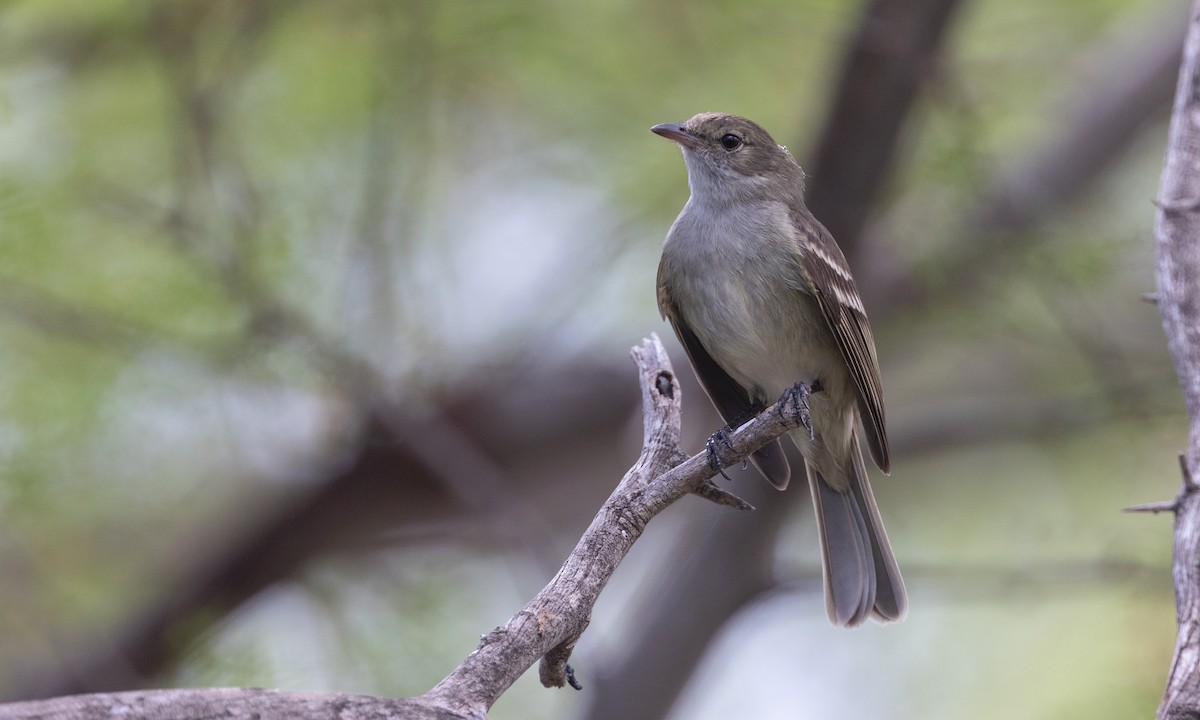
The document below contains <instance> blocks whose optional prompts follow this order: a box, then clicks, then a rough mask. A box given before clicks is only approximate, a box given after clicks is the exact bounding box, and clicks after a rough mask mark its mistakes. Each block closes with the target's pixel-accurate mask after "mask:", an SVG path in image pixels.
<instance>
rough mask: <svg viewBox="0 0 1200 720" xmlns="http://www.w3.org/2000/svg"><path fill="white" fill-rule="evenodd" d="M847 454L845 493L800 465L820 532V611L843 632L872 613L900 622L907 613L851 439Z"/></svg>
mask: <svg viewBox="0 0 1200 720" xmlns="http://www.w3.org/2000/svg"><path fill="white" fill-rule="evenodd" d="M850 452H851V455H852V460H851V462H850V463H849V465H850V473H849V477H848V478H847V481H848V482H846V483H843V485H844V486H845V487H846V491H845V492H839V491H838V490H835V489H834V488H833V487H832V486H831V485H830V484H829V483H828V482H826V481H825V478H824V477H822V476H821V474H820V473H819V472H818V471H817V469H816V467H814V466H813V465H812V464H807V463H806V466H807V469H808V484H809V488H810V490H811V491H812V498H813V506H814V507H815V508H816V511H817V526H818V527H819V529H820V533H821V554H822V560H823V561H824V571H825V609H826V611H827V612H828V613H829V620H830V622H832V623H833V624H835V625H839V626H843V627H854V626H856V625H860V624H862V622H863V621H865V620H866V619H867V618H868V617H870V616H871V615H872V614H874V616H875V617H876V619H878V620H881V621H884V622H891V621H896V620H900V619H902V618H903V617H904V613H905V612H906V611H907V610H908V597H907V595H906V594H905V592H904V580H903V579H902V578H901V577H900V569H899V568H897V567H896V558H895V556H893V555H892V548H891V545H890V544H888V537H887V532H886V531H885V530H884V529H883V520H882V519H881V518H880V517H879V508H878V506H876V504H875V496H874V495H873V494H872V493H871V485H870V483H869V482H868V480H867V468H866V466H865V464H864V463H863V456H862V450H860V449H859V445H858V437H857V435H853V436H852V440H851V448H850Z"/></svg>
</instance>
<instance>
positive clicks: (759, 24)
mask: <svg viewBox="0 0 1200 720" xmlns="http://www.w3.org/2000/svg"><path fill="white" fill-rule="evenodd" d="M1187 17H1188V3H1186V2H1184V1H1183V0H1154V1H1151V0H1100V1H1097V0H1059V1H1058V2H1054V3H1046V2H1043V1H1042V0H866V1H865V2H863V1H856V2H843V1H841V0H803V1H801V2H796V1H795V0H774V1H771V0H768V1H767V2H760V3H743V2H707V3H692V2H683V1H682V0H649V1H648V2H639V3H633V2H627V1H625V0H597V1H595V2H588V3H579V2H572V3H563V2H551V1H550V0H527V1H525V2H516V1H514V0H492V1H491V2H486V3H484V2H466V1H464V0H339V2H328V1H326V2H319V1H317V0H172V1H169V2H168V1H166V0H163V1H161V2H160V1H154V0H55V1H54V2H50V1H49V0H36V1H35V0H28V1H25V2H20V1H16V0H9V1H8V2H0V637H2V638H3V640H2V642H0V696H2V697H3V698H4V699H7V700H12V699H20V698H31V697H39V696H46V695H54V694H64V693H70V692H81V691H88V690H117V689H128V688H136V687H147V686H152V687H163V686H263V687H276V688H285V689H291V690H336V691H344V692H361V693H373V694H381V695H390V696H401V695H411V694H416V693H420V692H423V691H425V690H426V689H428V688H429V687H431V686H432V685H433V684H434V683H436V682H437V681H438V680H439V679H440V678H441V677H442V676H443V675H445V674H446V673H447V672H448V671H449V670H450V669H451V668H452V667H454V665H456V664H457V663H458V661H459V660H460V659H461V658H462V657H464V656H465V655H466V654H467V653H468V652H469V651H470V650H471V649H473V648H474V646H475V644H476V643H477V642H478V639H479V637H480V635H481V634H483V633H486V632H488V631H489V630H490V629H491V628H493V627H494V626H495V625H497V624H499V623H501V622H503V621H504V620H505V619H506V618H507V617H508V616H509V615H510V614H511V613H513V612H514V611H515V610H517V609H518V608H519V607H520V606H521V605H522V604H523V603H524V602H525V601H526V600H527V599H528V598H530V597H531V596H532V595H533V594H534V593H535V592H536V591H537V590H538V589H539V588H540V587H541V586H542V585H543V584H544V583H545V582H546V580H548V579H549V577H550V576H551V575H552V574H553V572H554V570H555V569H556V568H557V567H558V564H559V563H560V562H561V561H562V559H563V558H564V557H565V556H566V554H567V553H568V552H569V551H570V549H571V547H572V546H573V544H574V542H575V540H576V539H577V538H578V536H579V534H580V533H581V532H582V531H583V529H584V528H585V527H586V526H587V524H588V522H589V520H590V518H591V516H592V514H593V513H594V511H595V510H596V509H597V508H598V506H599V504H600V503H601V502H602V501H603V499H604V498H605V497H606V496H607V494H608V493H609V492H610V491H611V489H612V488H613V487H614V486H615V485H616V483H617V481H618V480H619V479H620V477H621V475H622V474H623V472H624V471H625V469H626V468H627V467H628V466H629V465H630V464H631V463H632V461H633V460H634V459H635V458H636V456H637V454H638V450H639V448H638V445H639V442H640V438H641V427H640V409H639V407H638V388H637V385H636V382H637V378H636V373H635V370H634V366H633V364H632V362H631V361H630V359H629V356H628V351H629V348H630V346H632V345H634V344H636V343H637V342H639V341H640V339H641V338H642V337H644V336H646V335H648V334H649V333H651V332H657V333H659V334H660V335H663V336H664V339H668V336H670V330H669V328H668V327H667V326H666V325H664V323H662V322H661V320H660V319H659V317H658V313H657V310H656V308H655V300H654V278H655V270H656V264H657V260H658V253H659V248H660V246H661V241H662V238H663V236H664V235H665V233H666V231H667V228H668V227H669V225H670V223H671V221H672V220H673V218H674V217H675V215H676V213H677V212H678V210H679V208H680V207H681V205H682V204H683V202H684V200H685V199H686V197H687V184H686V177H685V173H684V167H683V163H682V161H681V158H680V155H679V151H678V149H677V148H676V147H675V146H674V145H673V144H671V143H669V142H666V141H664V140H663V139H662V138H658V137H656V136H654V135H652V134H651V133H650V132H649V127H650V126H651V125H653V124H655V123H659V122H679V121H682V120H684V119H686V118H687V117H689V116H691V115H692V114H694V113H696V112H700V111H705V110H722V111H727V112H734V113H738V114H742V115H746V116H748V117H750V118H752V119H754V120H757V121H758V122H760V123H761V124H762V125H764V126H765V127H766V128H767V129H768V130H770V131H771V132H772V133H773V134H774V136H775V137H776V139H777V140H779V141H780V142H783V143H786V144H787V145H788V146H789V147H790V149H791V151H792V153H793V154H794V155H796V157H797V159H798V160H799V161H800V163H801V164H802V165H804V166H805V168H806V169H807V170H808V173H809V189H810V195H809V197H810V205H811V206H812V207H813V210H814V212H815V213H816V215H817V217H818V218H821V219H822V220H823V221H824V222H825V223H826V225H828V226H829V227H830V229H831V230H832V231H833V233H834V235H835V237H837V238H838V239H839V241H840V242H841V244H842V246H843V248H844V249H845V251H846V254H847V256H848V257H849V259H850V262H851V265H852V266H853V268H854V271H855V274H856V276H857V278H858V282H859V285H860V287H861V288H862V291H863V294H864V296H865V298H866V302H867V307H868V310H869V312H870V313H871V316H872V320H873V325H874V327H875V331H876V336H877V339H878V342H879V353H880V358H881V362H882V369H883V378H884V388H885V393H886V396H887V401H888V410H889V413H888V415H889V417H888V420H889V430H890V434H891V437H892V443H893V468H894V471H893V474H892V477H890V478H883V477H879V476H878V474H877V473H876V477H875V481H874V485H875V488H876V493H877V495H878V498H879V503H880V506H881V508H882V511H883V515H884V518H885V520H886V523H887V527H888V530H889V532H890V534H891V538H892V541H893V544H894V546H895V550H896V554H897V557H898V559H899V561H900V565H901V568H902V569H903V570H904V572H905V576H906V579H907V583H908V588H909V592H910V600H911V611H910V614H909V617H908V619H907V620H906V621H905V622H903V623H901V624H898V625H894V626H886V627H885V626H879V625H874V624H870V625H868V626H866V627H863V628H861V629H857V630H854V631H844V630H837V629H834V628H832V627H830V626H829V625H828V623H827V621H826V619H825V612H824V603H823V598H822V594H821V589H820V573H819V558H818V548H817V541H816V531H815V528H814V523H813V521H812V511H811V509H810V501H809V498H808V494H807V492H806V491H805V490H804V486H803V485H799V486H793V488H792V489H791V490H789V491H788V492H785V493H777V492H775V491H774V490H771V489H769V488H768V487H767V486H766V483H764V482H762V481H761V480H760V479H759V478H758V477H757V476H756V475H755V474H754V472H753V471H746V472H738V471H734V472H733V473H732V476H733V478H734V482H733V486H732V487H731V489H732V490H734V491H735V492H737V493H738V494H740V495H743V496H744V497H746V498H747V499H749V500H750V501H751V502H753V503H754V504H755V505H756V506H757V507H758V510H756V511H755V512H753V513H736V512H734V511H731V510H728V509H725V508H720V507H717V506H714V505H711V504H709V503H706V502H704V501H702V500H700V499H697V498H685V499H684V500H683V501H681V502H679V503H677V504H676V505H675V506H673V507H671V508H669V509H668V511H667V512H665V513H664V514H663V515H661V516H660V517H659V518H657V519H656V520H655V521H654V522H653V523H652V524H651V525H650V527H649V529H648V531H647V534H646V535H645V536H644V537H643V538H642V540H641V541H640V542H639V543H638V544H637V546H636V547H635V549H634V552H633V553H632V554H631V556H630V557H629V558H628V560H627V562H626V563H625V564H624V565H622V567H621V568H620V569H619V571H618V572H617V574H616V576H615V578H614V580H613V582H612V584H611V585H610V587H609V588H608V590H607V591H606V593H605V595H604V596H603V597H602V598H601V602H600V604H599V605H598V606H597V608H596V616H595V619H594V622H593V624H592V626H591V627H590V629H589V630H588V631H587V633H586V634H585V635H584V636H583V639H582V641H581V642H580V644H579V646H578V648H577V650H576V652H575V655H574V658H573V660H572V663H573V665H574V667H575V668H576V670H577V671H578V674H579V678H580V680H581V682H582V684H583V686H584V690H583V691H582V692H575V691H572V690H569V689H568V690H546V689H543V688H541V687H540V685H539V684H538V683H537V679H536V673H530V674H527V675H526V676H524V677H523V678H522V679H521V680H520V681H519V682H518V683H517V684H516V685H515V686H514V687H513V688H512V689H511V690H510V691H509V692H508V693H507V694H506V695H505V696H504V697H503V698H502V699H501V700H500V702H499V703H498V704H497V705H496V706H495V708H494V709H493V713H492V715H491V716H492V717H494V718H498V719H516V718H534V719H537V718H579V719H581V720H582V719H588V720H598V719H602V718H663V717H666V718H673V719H680V718H699V719H702V720H703V719H707V718H725V717H729V716H731V715H732V714H733V713H735V712H736V713H739V714H740V715H741V716H745V717H755V718H794V717H808V718H861V717H878V718H902V719H906V718H929V719H937V718H962V717H971V718H980V719H982V718H1012V717H1021V718H1050V717H1053V718H1075V717H1078V718H1084V717H1087V718H1091V717H1097V716H1104V717H1135V716H1141V717H1148V716H1150V715H1151V713H1152V712H1153V709H1154V707H1155V706H1156V704H1157V702H1158V700H1159V697H1160V695H1161V693H1162V688H1163V684H1164V680H1165V675H1166V669H1167V666H1168V663H1169V661H1170V656H1171V650H1172V645H1173V641H1174V606H1173V596H1172V589H1171V577H1170V548H1171V522H1170V518H1169V517H1165V516H1164V517H1152V516H1140V515H1128V514H1122V513H1121V512H1120V511H1121V508H1123V507H1126V506H1129V505H1133V504H1137V503H1142V502H1148V501H1154V500H1163V499H1167V498H1169V497H1172V496H1173V495H1174V494H1175V492H1176V490H1177V487H1178V484H1179V471H1178V464H1177V460H1176V454H1177V452H1178V451H1179V450H1180V449H1182V448H1183V446H1184V442H1185V432H1186V431H1185V418H1184V416H1183V407H1182V402H1181V399H1180V394H1179V392H1178V389H1177V384H1176V381H1175V378H1174V372H1173V366H1172V363H1171V360H1170V357H1169V356H1168V354H1167V351H1166V348H1165V343H1164V340H1163V337H1162V331H1161V324H1160V320H1159V316H1158V313H1157V311H1156V310H1155V308H1154V307H1153V306H1151V305H1149V304H1147V303H1145V302H1142V300H1141V295H1142V294H1143V293H1145V292H1148V291H1152V290H1153V288H1154V276H1153V268H1154V260H1153V250H1154V246H1153V237H1152V221H1153V212H1154V208H1153V206H1152V202H1151V201H1152V199H1153V198H1154V196H1155V193H1156V188H1157V181H1158V174H1159V170H1160V166H1161V160H1162V152H1163V148H1164V143H1165V135H1166V119H1167V116H1168V112H1169V107H1170V100H1171V96H1172V93H1173V89H1174V80H1175V76H1176V72H1177V67H1178V59H1179V55H1180V52H1181V48H1182V37H1183V31H1184V28H1185V25H1186V21H1187ZM669 340H670V342H671V343H673V342H674V338H673V337H670V338H669ZM669 348H670V349H671V351H672V354H673V357H674V361H675V363H676V367H677V369H678V370H679V371H680V373H681V375H684V376H685V377H684V380H685V395H684V407H685V412H686V415H685V435H686V437H685V440H686V443H687V445H686V449H688V450H691V451H696V450H699V449H700V448H701V447H702V443H703V439H704V437H706V436H707V435H708V434H709V433H711V432H712V431H713V430H714V429H716V427H718V426H719V422H718V421H717V420H716V417H715V414H714V413H713V412H712V410H711V409H710V407H709V405H708V402H707V400H706V399H705V398H704V396H703V394H702V393H701V392H700V391H699V390H698V388H697V386H696V385H695V383H694V381H693V380H692V379H691V373H690V371H689V370H687V369H686V360H685V358H684V356H683V353H682V352H681V351H680V350H679V348H678V346H677V345H674V344H670V345H669Z"/></svg>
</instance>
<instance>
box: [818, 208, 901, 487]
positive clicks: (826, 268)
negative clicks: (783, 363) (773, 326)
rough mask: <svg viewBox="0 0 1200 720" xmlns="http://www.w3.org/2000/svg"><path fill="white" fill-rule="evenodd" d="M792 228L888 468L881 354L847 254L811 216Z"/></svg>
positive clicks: (871, 444)
mask: <svg viewBox="0 0 1200 720" xmlns="http://www.w3.org/2000/svg"><path fill="white" fill-rule="evenodd" d="M796 227H797V229H798V230H799V232H801V233H804V234H805V241H806V242H802V243H801V248H800V249H801V253H800V256H801V258H802V263H803V271H804V274H805V277H807V278H808V280H809V282H810V283H811V286H812V290H813V294H814V295H815V296H816V298H817V302H818V304H819V305H820V306H821V313H822V314H823V315H824V316H825V322H826V323H828V325H829V329H830V330H831V331H832V332H833V337H834V340H836V341H837V345H838V348H839V349H840V350H841V351H842V358H843V359H844V360H845V361H846V366H847V367H848V368H849V369H850V376H851V377H853V378H854V385H855V387H856V388H858V408H859V412H860V413H861V414H862V417H863V429H864V430H866V435H867V447H868V448H870V451H871V458H872V459H874V460H875V464H876V465H878V466H879V469H880V470H883V471H884V472H889V471H890V470H891V464H892V463H891V457H890V455H889V451H888V441H887V429H886V428H885V427H884V416H883V385H882V383H881V382H880V379H879V358H878V356H876V354H875V338H874V336H873V335H872V334H871V325H870V323H869V322H867V312H866V309H865V308H864V307H863V302H862V298H860V297H859V295H858V289H857V288H856V287H855V286H854V278H853V277H851V276H850V268H849V266H848V265H847V264H846V258H845V256H844V255H842V251H841V249H840V248H838V246H837V243H835V242H834V241H833V237H832V236H830V234H829V231H828V230H826V229H825V228H824V227H823V226H822V225H821V224H820V223H818V222H817V221H816V220H815V219H813V218H812V216H811V215H806V217H804V218H802V219H800V220H799V221H797V222H796Z"/></svg>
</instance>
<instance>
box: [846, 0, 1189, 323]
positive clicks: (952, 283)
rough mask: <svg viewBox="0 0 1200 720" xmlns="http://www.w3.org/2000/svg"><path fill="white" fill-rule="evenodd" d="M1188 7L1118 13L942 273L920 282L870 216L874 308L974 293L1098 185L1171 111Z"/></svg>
mask: <svg viewBox="0 0 1200 720" xmlns="http://www.w3.org/2000/svg"><path fill="white" fill-rule="evenodd" d="M1138 12H1144V11H1141V10H1140V9H1139V10H1138ZM1181 12H1182V11H1181V10H1180V8H1179V6H1177V4H1176V3H1171V6H1170V7H1167V8H1163V9H1161V10H1159V9H1155V10H1154V11H1153V12H1152V13H1150V14H1149V16H1148V17H1146V18H1137V19H1135V20H1133V21H1131V20H1129V19H1128V18H1121V19H1120V20H1119V21H1118V22H1117V23H1116V24H1117V28H1116V31H1115V32H1114V34H1113V35H1112V36H1109V37H1105V38H1103V39H1101V40H1100V41H1098V43H1097V46H1096V48H1095V49H1094V50H1093V51H1092V52H1091V53H1090V54H1091V55H1092V56H1093V57H1094V60H1093V61H1092V62H1091V63H1089V64H1087V65H1086V66H1085V67H1083V68H1081V69H1080V70H1079V71H1078V72H1077V73H1075V74H1072V75H1071V76H1069V77H1067V78H1065V79H1064V80H1063V81H1062V83H1061V84H1060V86H1059V89H1058V90H1057V91H1055V92H1053V93H1052V96H1053V97H1060V98H1068V99H1070V100H1071V102H1070V103H1069V104H1068V105H1067V107H1065V108H1063V109H1062V110H1061V111H1060V112H1058V113H1057V115H1056V117H1055V120H1054V122H1050V123H1045V127H1047V128H1050V129H1051V132H1050V133H1049V134H1048V135H1047V136H1046V137H1044V138H1041V139H1039V140H1036V141H1034V147H1033V149H1032V150H1031V151H1030V152H1028V153H1026V154H1024V155H1023V156H1021V157H1019V158H1017V160H1016V161H1015V162H1014V163H1013V164H1012V165H1011V166H1004V165H1001V168H1000V170H999V172H998V174H997V175H996V176H995V177H993V178H992V179H991V180H990V181H987V182H985V183H983V188H984V191H983V193H982V195H983V197H984V198H985V199H984V201H983V202H982V203H981V204H980V205H979V206H978V207H977V208H976V209H975V210H974V212H973V213H971V214H970V215H969V216H967V217H964V218H962V219H961V221H960V223H959V224H960V226H961V229H960V230H958V231H957V233H956V236H957V238H958V240H957V241H956V242H955V243H954V244H952V245H950V246H948V247H946V248H945V249H943V250H941V251H940V252H939V256H938V258H937V259H936V262H935V263H934V265H935V267H934V271H935V272H933V273H932V275H934V276H936V277H939V278H944V280H943V281H941V282H930V281H928V280H927V279H926V280H924V281H923V280H921V279H920V278H928V277H930V276H931V273H928V272H927V273H918V272H915V268H913V267H912V266H911V265H909V264H908V263H906V262H904V261H903V260H901V259H900V258H899V257H897V256H896V255H895V254H894V253H892V252H891V251H889V249H888V248H889V246H890V245H891V244H892V238H891V237H890V236H889V231H888V226H889V223H888V221H887V218H886V217H883V218H881V219H880V220H878V221H876V222H873V223H872V224H871V225H870V227H868V229H867V231H866V232H865V233H864V237H863V242H864V244H865V245H866V249H867V251H866V252H864V253H862V254H861V258H860V260H861V262H860V264H859V265H856V266H855V272H856V274H857V275H859V276H860V284H861V285H862V288H863V293H864V299H865V300H866V301H867V306H868V307H870V308H879V309H880V311H881V312H882V313H883V314H885V315H890V314H894V313H897V312H899V311H904V312H910V311H913V310H915V309H920V308H923V307H928V306H930V305H931V304H933V303H936V302H938V301H939V300H940V299H942V298H954V301H955V302H956V303H961V302H962V301H963V299H964V298H969V297H973V296H974V295H975V294H976V293H978V291H979V290H980V288H981V287H986V286H987V285H986V284H982V283H979V282H978V281H977V280H978V270H977V269H978V268H980V267H989V268H994V265H995V262H996V261H997V260H998V259H1001V258H1004V257H1008V256H1011V255H1012V254H1013V253H1014V252H1015V251H1016V250H1017V249H1019V248H1021V247H1025V246H1027V245H1028V244H1029V243H1030V242H1032V241H1033V239H1034V235H1033V230H1034V229H1035V228H1037V227H1039V226H1040V225H1042V224H1044V223H1045V222H1046V221H1047V220H1048V219H1050V218H1052V217H1054V216H1055V215H1056V214H1057V213H1059V212H1061V211H1062V209H1063V208H1064V207H1068V206H1070V205H1071V204H1072V203H1073V202H1075V201H1076V200H1078V199H1079V198H1081V197H1083V196H1084V194H1085V193H1087V192H1088V191H1089V190H1091V189H1092V188H1093V187H1094V186H1095V185H1096V183H1097V182H1098V181H1099V180H1100V179H1101V178H1103V177H1104V174H1103V173H1102V170H1103V169H1104V168H1106V167H1109V166H1110V165H1112V163H1113V162H1114V161H1115V160H1116V159H1117V158H1119V157H1120V156H1121V154H1122V153H1123V152H1124V151H1125V150H1126V149H1127V148H1128V147H1129V146H1130V144H1132V143H1133V141H1134V140H1135V139H1136V138H1138V137H1141V136H1142V135H1143V133H1144V132H1145V130H1146V127H1147V126H1148V125H1150V124H1151V123H1153V122H1154V121H1155V120H1156V119H1158V118H1160V117H1163V116H1165V114H1166V111H1167V109H1168V107H1169V104H1170V98H1171V93H1172V91H1173V89H1174V83H1175V78H1176V74H1177V70H1178V67H1179V55H1180V53H1181V52H1182V50H1183V35H1184V31H1185V30H1186V28H1185V27H1184V26H1183V25H1182V24H1181V23H1180V22H1179V17H1180V14H1181Z"/></svg>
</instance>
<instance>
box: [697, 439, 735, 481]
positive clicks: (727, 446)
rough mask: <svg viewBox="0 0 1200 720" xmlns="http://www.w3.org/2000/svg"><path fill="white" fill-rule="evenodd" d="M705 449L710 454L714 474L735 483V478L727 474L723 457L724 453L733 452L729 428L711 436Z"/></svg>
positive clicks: (709, 460)
mask: <svg viewBox="0 0 1200 720" xmlns="http://www.w3.org/2000/svg"><path fill="white" fill-rule="evenodd" d="M704 449H705V451H706V452H707V453H708V466H709V467H710V468H712V470H713V472H715V473H718V474H719V475H720V476H721V477H723V478H725V479H726V480H728V481H730V482H733V478H731V477H729V476H728V475H726V474H725V467H726V465H725V460H724V459H723V458H722V457H721V455H722V453H723V452H733V443H731V442H730V441H729V428H721V429H720V430H718V431H716V432H715V433H713V434H712V435H709V436H708V442H706V443H704Z"/></svg>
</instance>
